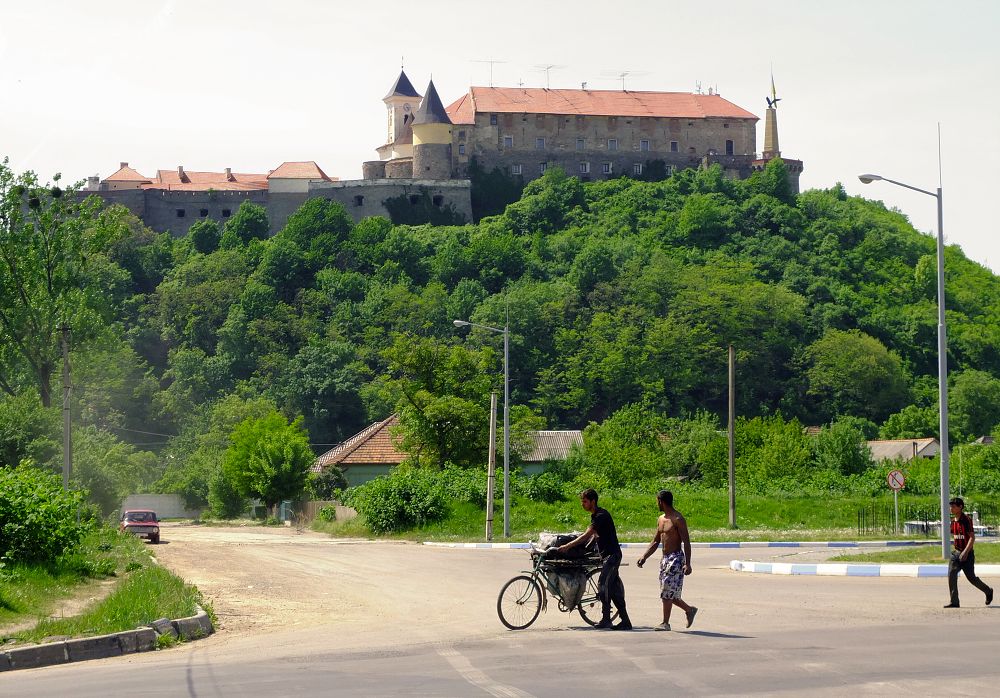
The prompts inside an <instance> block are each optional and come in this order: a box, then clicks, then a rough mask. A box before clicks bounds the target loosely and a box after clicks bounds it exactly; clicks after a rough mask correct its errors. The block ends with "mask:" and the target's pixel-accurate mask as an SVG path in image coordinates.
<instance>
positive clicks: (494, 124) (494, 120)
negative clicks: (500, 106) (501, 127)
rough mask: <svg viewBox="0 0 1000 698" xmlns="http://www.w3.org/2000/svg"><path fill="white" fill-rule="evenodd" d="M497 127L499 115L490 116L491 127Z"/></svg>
mask: <svg viewBox="0 0 1000 698" xmlns="http://www.w3.org/2000/svg"><path fill="white" fill-rule="evenodd" d="M496 125H497V115H496V114H490V126H496Z"/></svg>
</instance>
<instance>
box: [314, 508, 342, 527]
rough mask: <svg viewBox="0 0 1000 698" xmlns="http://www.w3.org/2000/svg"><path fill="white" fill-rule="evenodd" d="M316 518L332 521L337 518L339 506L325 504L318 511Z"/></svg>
mask: <svg viewBox="0 0 1000 698" xmlns="http://www.w3.org/2000/svg"><path fill="white" fill-rule="evenodd" d="M316 518H317V519H319V520H320V521H326V522H327V523H332V522H334V521H336V520H337V507H331V506H325V507H323V508H322V509H320V510H319V511H318V512H317V513H316Z"/></svg>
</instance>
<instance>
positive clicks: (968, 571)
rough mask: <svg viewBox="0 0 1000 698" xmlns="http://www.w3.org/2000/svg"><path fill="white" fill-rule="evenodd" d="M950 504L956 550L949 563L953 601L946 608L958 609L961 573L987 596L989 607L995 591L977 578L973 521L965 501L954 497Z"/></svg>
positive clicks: (950, 590)
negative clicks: (966, 509)
mask: <svg viewBox="0 0 1000 698" xmlns="http://www.w3.org/2000/svg"><path fill="white" fill-rule="evenodd" d="M949 504H950V505H951V515H952V516H953V517H955V520H954V521H952V522H951V534H952V536H954V541H955V549H954V550H953V551H952V553H951V560H949V561H948V591H949V592H950V593H951V601H950V602H949V603H948V604H947V605H946V606H945V608H958V573H959V572H960V571H961V572H965V578H966V579H968V580H969V581H970V582H971V583H972V586H974V587H976V588H977V589H979V591H981V592H983V593H984V594H985V595H986V605H987V606H989V605H990V604H991V603H993V589H992V588H990V586H989V585H988V584H986V582H984V581H983V580H982V579H980V578H979V577H977V576H976V553H975V552H974V551H973V549H972V546H973V545H974V544H975V542H976V530H975V529H974V528H973V527H972V519H971V518H970V517H969V515H968V514H966V513H965V501H964V500H963V499H962V498H961V497H954V498H952V500H951V501H950V502H949Z"/></svg>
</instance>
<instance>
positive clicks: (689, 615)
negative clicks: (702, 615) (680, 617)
mask: <svg viewBox="0 0 1000 698" xmlns="http://www.w3.org/2000/svg"><path fill="white" fill-rule="evenodd" d="M697 613H698V607H697V606H692V607H691V608H689V609H688V610H687V612H686V613H685V614H684V615H686V616H687V619H688V624H687V627H689V628H690V627H691V624H692V623H694V617H695V615H697Z"/></svg>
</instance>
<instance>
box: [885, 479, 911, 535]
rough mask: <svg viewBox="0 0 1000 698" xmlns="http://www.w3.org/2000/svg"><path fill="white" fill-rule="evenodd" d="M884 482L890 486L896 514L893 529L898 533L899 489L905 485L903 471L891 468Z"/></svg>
mask: <svg viewBox="0 0 1000 698" xmlns="http://www.w3.org/2000/svg"><path fill="white" fill-rule="evenodd" d="M886 482H887V483H888V484H889V487H891V488H892V503H893V508H894V510H895V514H896V519H895V521H896V523H895V527H894V528H893V530H894V531H895V532H896V533H899V491H900V490H901V489H903V486H904V485H906V478H905V477H903V472H902V471H901V470H891V471H889V475H888V476H887V477H886Z"/></svg>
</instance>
